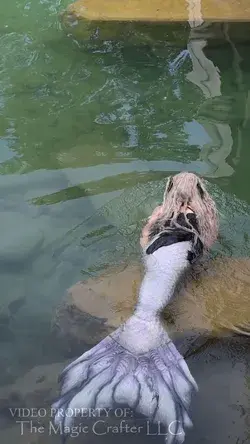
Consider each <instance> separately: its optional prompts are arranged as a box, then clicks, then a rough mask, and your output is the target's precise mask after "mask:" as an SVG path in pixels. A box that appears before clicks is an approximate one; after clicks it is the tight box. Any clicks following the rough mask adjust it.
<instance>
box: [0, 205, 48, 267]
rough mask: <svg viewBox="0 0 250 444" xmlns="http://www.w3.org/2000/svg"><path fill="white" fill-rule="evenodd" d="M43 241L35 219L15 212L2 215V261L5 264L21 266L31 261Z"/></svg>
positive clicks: (0, 245)
mask: <svg viewBox="0 0 250 444" xmlns="http://www.w3.org/2000/svg"><path fill="white" fill-rule="evenodd" d="M43 239H44V235H43V232H42V231H41V230H40V229H39V228H37V221H36V220H35V219H31V218H29V217H26V216H24V215H23V214H20V213H15V212H4V213H1V236H0V261H1V262H2V263H3V264H6V265H8V264H17V263H19V264H20V263H22V262H23V261H25V260H27V259H29V258H30V257H31V256H33V255H34V253H35V252H36V251H37V250H38V249H39V247H40V246H41V245H42V243H43Z"/></svg>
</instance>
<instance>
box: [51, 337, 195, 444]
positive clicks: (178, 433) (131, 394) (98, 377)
mask: <svg viewBox="0 0 250 444" xmlns="http://www.w3.org/2000/svg"><path fill="white" fill-rule="evenodd" d="M60 382H61V397H60V399H59V400H58V401H57V402H56V403H55V404H54V405H53V408H55V409H59V410H58V413H57V415H56V416H55V423H56V424H57V425H59V424H61V425H62V430H65V429H66V428H69V429H70V428H71V427H72V424H73V421H74V418H73V417H72V416H71V415H67V414H66V412H67V410H68V411H71V412H72V411H73V412H79V413H80V411H81V409H82V408H93V409H97V408H98V409H101V408H114V407H115V406H119V405H121V406H124V405H127V406H129V407H130V408H131V409H133V410H134V411H135V412H137V413H139V414H142V415H144V416H145V417H146V418H147V420H151V421H152V422H153V423H161V424H162V425H163V426H165V428H166V431H165V433H166V437H167V442H168V443H171V444H173V443H174V444H180V443H183V441H184V438H185V429H186V428H189V427H191V425H192V422H191V420H190V418H189V415H188V409H189V406H190V401H191V394H192V391H193V390H194V389H196V388H197V386H196V383H195V381H194V379H193V377H192V376H191V374H190V371H189V369H188V366H187V364H186V363H185V361H184V359H183V358H182V356H181V355H180V354H179V352H178V351H177V349H176V347H175V346H174V344H173V343H172V341H170V340H169V338H168V340H167V342H166V344H165V345H162V346H160V347H158V348H156V349H154V350H151V351H149V352H147V353H144V354H141V355H134V354H132V353H131V352H130V351H128V350H126V349H124V347H123V346H121V345H120V344H119V343H118V342H116V340H114V339H113V338H112V336H108V337H107V338H105V339H104V340H103V341H101V342H100V343H99V344H98V345H97V346H95V347H94V348H92V349H91V350H90V351H88V352H87V353H84V354H83V355H82V356H81V357H80V358H78V359H77V360H76V361H74V362H73V363H71V364H70V365H69V366H68V367H67V368H66V369H65V370H64V371H63V373H62V375H61V377H60ZM69 409H70V410H69Z"/></svg>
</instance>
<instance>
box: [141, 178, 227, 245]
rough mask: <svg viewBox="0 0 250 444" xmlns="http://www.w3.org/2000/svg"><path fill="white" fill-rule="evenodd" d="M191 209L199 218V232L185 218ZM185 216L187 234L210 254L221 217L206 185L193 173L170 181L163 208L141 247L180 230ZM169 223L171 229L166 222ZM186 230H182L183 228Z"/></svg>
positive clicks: (152, 220)
mask: <svg viewBox="0 0 250 444" xmlns="http://www.w3.org/2000/svg"><path fill="white" fill-rule="evenodd" d="M187 208H190V209H191V210H192V211H193V212H194V213H195V215H196V219H197V222H198V230H199V231H197V230H195V228H194V227H193V226H192V225H191V224H190V222H189V220H188V219H187V217H186V213H185V211H186V209H187ZM181 212H183V213H184V214H185V218H186V224H187V227H186V228H185V229H186V230H188V231H192V232H194V233H195V235H196V236H197V237H199V238H200V239H201V241H202V243H203V246H204V248H205V249H206V250H208V249H209V248H210V247H211V246H212V244H213V243H214V242H215V241H216V239H217V236H218V228H219V223H218V213H217V209H216V205H215V202H214V200H213V199H212V197H211V196H210V195H209V193H208V192H207V190H206V187H205V184H204V181H203V180H202V179H201V178H200V177H198V176H197V175H196V174H193V173H188V172H184V173H179V174H176V175H175V176H172V177H169V179H168V181H167V185H166V189H165V193H164V199H163V204H162V205H161V206H159V207H157V208H156V209H155V210H154V212H153V214H152V215H151V217H150V218H149V220H148V224H147V225H146V226H145V227H144V229H143V231H142V238H141V244H142V246H145V244H146V243H147V242H148V241H150V240H152V238H153V237H154V236H155V235H156V234H159V233H160V232H163V231H168V230H169V229H170V230H171V229H172V228H173V227H179V226H180V225H179V224H178V222H177V217H178V215H179V214H180V213H181ZM167 221H170V224H168V225H169V227H167V226H166V222H167ZM182 228H183V227H182Z"/></svg>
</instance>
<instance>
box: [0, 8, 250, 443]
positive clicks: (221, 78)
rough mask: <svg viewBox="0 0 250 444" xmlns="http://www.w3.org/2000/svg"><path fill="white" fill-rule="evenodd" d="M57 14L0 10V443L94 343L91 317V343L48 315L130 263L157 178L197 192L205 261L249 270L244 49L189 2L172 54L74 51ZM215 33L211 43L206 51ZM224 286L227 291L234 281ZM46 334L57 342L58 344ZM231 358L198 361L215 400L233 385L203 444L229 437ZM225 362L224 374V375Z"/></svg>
mask: <svg viewBox="0 0 250 444" xmlns="http://www.w3.org/2000/svg"><path fill="white" fill-rule="evenodd" d="M61 3H64V5H62V4H61ZM66 3H67V1H65V2H61V1H59V0H58V1H56V0H49V1H46V2H45V1H40V2H36V4H33V3H32V2H27V1H26V0H19V1H18V2H15V3H13V2H9V3H8V4H5V5H4V8H3V6H2V7H1V6H0V12H1V14H0V31H1V34H0V49H1V57H2V59H1V60H2V66H1V78H0V112H1V119H0V171H1V176H0V211H1V222H2V231H1V232H2V236H1V238H0V264H1V288H2V292H1V309H0V333H1V336H0V343H1V347H0V348H1V350H0V352H1V364H0V368H1V381H0V382H1V385H2V387H1V395H0V423H1V424H3V426H4V428H3V432H1V433H3V442H7V441H8V442H12V441H13V442H14V441H15V442H16V441H18V442H21V441H20V439H21V437H20V433H19V430H17V428H15V427H11V426H13V419H12V420H11V418H10V417H9V416H8V415H7V413H6V410H4V407H6V406H11V407H13V408H14V407H16V406H22V407H23V406H28V407H31V406H32V407H33V406H37V405H39V406H40V405H43V403H44V402H45V403H47V404H49V403H50V401H51V397H52V396H53V395H54V391H55V389H56V377H57V374H58V372H59V369H60V368H61V367H63V366H64V363H65V360H67V359H71V358H72V357H73V356H75V355H77V354H79V353H81V352H82V349H83V347H87V346H88V345H89V344H90V343H92V342H93V338H97V337H98V335H99V334H100V332H101V331H103V330H102V329H103V328H104V327H103V322H104V321H103V319H101V320H99V316H96V318H97V319H98V320H97V321H96V322H97V323H98V326H99V327H98V328H99V329H100V330H98V328H97V327H96V324H94V327H93V323H92V320H91V317H88V316H87V317H86V316H83V314H82V313H81V312H80V311H79V310H78V311H77V310H76V309H75V307H74V306H71V314H72V313H73V315H72V316H73V322H72V324H70V325H69V318H67V317H66V318H65V317H64V316H62V318H61V319H59V318H58V317H57V316H56V310H57V309H58V307H59V306H61V303H62V299H63V297H64V295H65V292H66V289H67V288H69V287H70V286H72V285H73V284H75V283H76V282H77V281H79V280H80V279H86V278H94V277H95V276H96V275H99V274H100V273H102V272H103V270H104V269H106V267H107V266H110V265H117V263H125V264H127V263H134V262H136V263H137V261H138V255H139V245H138V240H139V233H140V229H141V225H142V221H143V220H144V219H145V218H146V217H147V216H148V215H149V214H150V212H151V210H152V209H153V208H154V206H155V205H156V204H157V203H158V202H159V201H160V200H161V198H162V192H163V189H164V185H165V179H166V176H167V175H168V174H170V173H172V172H178V171H181V170H185V169H188V170H189V171H194V172H197V173H200V174H202V175H203V176H205V177H207V178H209V180H210V181H211V191H212V192H213V194H214V196H215V199H216V201H217V202H218V206H219V210H220V215H221V237H220V240H219V242H218V244H217V245H216V248H215V250H214V255H221V254H222V255H223V254H226V255H227V256H243V257H246V256H249V238H250V231H249V230H250V229H249V227H250V221H249V218H250V208H249V206H248V205H247V203H245V202H244V200H245V201H247V202H248V203H250V194H249V187H248V186H247V185H246V183H247V181H248V175H249V171H248V170H249V161H250V158H249V148H248V144H249V136H250V127H249V109H250V108H249V103H250V102H249V87H250V77H249V72H250V70H249V66H250V65H249V58H248V53H249V45H248V44H245V45H244V44H241V43H239V42H235V41H234V39H233V38H232V37H231V25H230V26H229V25H221V24H219V25H218V24H217V25H213V24H211V25H207V24H206V23H203V22H202V19H198V20H197V17H198V15H197V10H196V9H195V8H196V7H198V6H197V5H198V2H191V1H190V2H189V6H190V14H191V13H192V11H193V17H192V14H191V15H190V21H189V25H190V29H189V30H188V34H189V39H188V42H187V44H186V43H185V44H182V43H180V42H179V41H178V42H176V44H175V43H173V42H172V43H171V42H170V43H169V42H167V43H164V42H162V43H161V44H158V45H149V44H147V45H144V44H142V45H141V44H140V46H138V45H131V46H130V45H126V44H125V43H124V42H123V43H122V42H121V41H119V42H116V41H105V42H104V43H103V44H102V45H99V46H98V45H96V44H94V43H91V44H88V45H86V44H85V45H82V43H81V42H76V41H74V39H73V38H67V37H66V36H65V35H64V34H63V33H62V32H61V30H60V25H59V23H58V18H57V13H58V11H59V8H60V7H61V6H65V5H66ZM193 7H194V8H193ZM218 26H220V30H221V33H222V35H223V39H224V42H223V44H221V41H222V40H223V39H220V45H217V44H216V41H215V39H214V37H213V33H215V32H217V31H216V30H217V28H218ZM185 29H186V28H185ZM211 36H212V37H211ZM180 47H181V49H180ZM222 190H223V191H222ZM235 279H236V281H237V279H238V280H239V281H241V280H242V275H241V274H240V272H239V270H238V274H237V276H236V277H235ZM236 286H237V285H236ZM239 286H240V284H239ZM237 288H238V287H237ZM100 307H102V306H101V305H100ZM100 307H99V308H100ZM104 308H105V307H104V306H103V312H102V316H103V317H105V316H104V315H107V313H106V312H104ZM224 308H225V307H224ZM123 309H124V310H125V311H126V307H125V308H123ZM217 309H218V310H217V311H218V312H219V311H220V307H217ZM59 312H60V310H59ZM99 313H100V312H99ZM216 313H217V312H216ZM59 314H60V313H59ZM58 316H59V315H58ZM218 317H219V314H218ZM55 319H57V321H58V323H59V324H58V325H57V328H56V327H55V324H56V323H55ZM76 321H77V322H76ZM244 322H246V320H245V319H244ZM77 325H78V326H79V325H81V326H84V327H82V328H84V334H83V337H82V338H78V339H76V336H74V335H73V334H72V332H73V333H74V332H75V329H76V328H77ZM52 326H53V328H51V327H52ZM246 327H247V326H246ZM60 329H64V331H68V330H67V329H69V330H70V334H68V335H67V337H65V335H60V334H58V330H60ZM90 337H91V338H90ZM72 338H73V339H72ZM91 341H92V342H91ZM237 341H239V340H238V339H237ZM237 341H236V342H237ZM237 344H238V342H237V343H236V345H235V343H234V342H233V340H232V344H231V348H227V347H224V348H223V347H221V349H220V345H218V346H216V347H217V348H216V347H214V348H212V351H209V350H208V351H206V353H205V355H204V357H202V358H201V361H199V362H202V371H204V372H205V373H204V374H205V376H204V378H205V379H206V380H207V379H208V378H209V377H211V378H214V379H211V384H214V387H216V388H215V389H214V390H215V391H217V390H218V391H219V388H220V384H221V378H222V375H224V376H225V375H226V376H225V381H227V382H225V387H227V384H229V385H230V381H231V380H230V377H229V374H230V372H231V371H232V372H234V373H233V376H232V378H233V379H234V381H237V383H235V392H232V397H231V399H229V398H228V397H227V398H224V401H223V400H222V401H219V400H217V401H216V405H217V406H218V412H220V415H221V416H220V417H221V424H222V427H219V425H221V424H218V422H219V421H218V420H217V426H218V427H217V426H216V427H217V428H216V427H215V426H213V427H214V430H217V432H218V429H219V428H221V430H226V429H227V427H228V435H230V434H231V438H230V439H231V441H230V443H232V444H234V443H235V442H237V439H238V435H237V433H238V431H239V430H243V432H242V435H241V437H243V433H245V429H244V427H245V425H244V424H245V422H244V421H245V419H246V415H247V413H246V411H245V410H244V409H246V407H245V406H247V405H248V404H247V402H248V400H247V393H249V392H248V391H247V390H246V388H244V384H245V382H243V380H244V381H245V378H244V375H245V374H246V373H247V364H248V365H249V359H248V357H249V353H248V351H247V346H246V344H245V343H244V344H243V342H242V343H240V345H239V347H241V350H242V353H241V354H240V356H239V355H238V354H237V353H239V352H238V350H239V347H238V345H237ZM242 344H243V345H242ZM243 349H244V350H243ZM227 350H229V351H230V353H231V355H232V359H233V361H234V362H236V361H237V362H236V364H235V367H234V370H232V368H231V361H230V360H228V357H227ZM228 353H229V352H228ZM202 356H203V355H202ZM214 356H215V357H214ZM218 356H220V357H219V358H218ZM216 357H217V358H216ZM236 358H237V359H238V360H237V359H236ZM198 360H199V358H198V357H197V358H193V360H192V362H191V365H192V366H193V367H194V369H193V372H194V373H197V378H198V380H199V379H200V381H198V382H200V384H201V386H202V393H203V396H204V399H206V400H207V404H206V405H207V406H208V407H206V409H207V410H204V416H205V415H208V417H209V418H210V419H209V420H208V421H207V424H206V432H204V433H205V435H206V436H210V441H209V440H208V441H207V442H214V443H215V442H216V444H217V442H218V443H219V442H222V441H223V439H224V438H225V435H221V434H219V433H218V434H217V435H216V437H215V436H214V435H209V433H211V430H210V429H211V423H212V424H214V420H215V418H214V417H213V418H211V416H209V415H211V412H210V413H209V409H210V411H211V410H212V409H211V402H212V401H213V402H214V400H211V396H210V398H209V393H208V392H209V387H210V389H211V385H210V386H209V384H208V386H207V388H206V387H204V384H203V385H202V374H201V373H202V372H201V371H200V367H199V366H198V367H197V366H196V363H197V362H198ZM204 362H207V366H205V365H204ZM215 363H217V364H216V365H217V367H216V368H217V370H216V371H214V372H213V368H214V367H213V366H214V365H215ZM216 372H217V373H216ZM216 375H217V376H218V375H219V376H218V377H217V376H216ZM51 390H52V391H51ZM225 391H226V388H225ZM52 392H53V393H52ZM239 393H240V395H239V396H238V394H239ZM224 394H225V393H224ZM237 396H238V397H237ZM222 399H223V397H222ZM197 402H198V401H197ZM223 402H224V404H223ZM23 404H24V405H23ZM33 404H34V405H33ZM198 404H199V402H198ZM231 404H234V406H233V407H232V408H231V407H230V408H229V410H228V408H226V415H229V411H230V412H231V413H230V415H231V416H230V418H231V419H232V421H231V419H230V420H228V419H226V418H225V414H224V415H223V411H224V410H223V408H224V407H225V406H228V405H231ZM204 405H205V404H204ZM195 408H196V410H199V409H200V407H199V405H198V407H197V406H196V407H195ZM204 409H205V407H204ZM241 409H242V410H241ZM235 412H236V413H235ZM242 412H243V413H242ZM196 415H198V414H197V412H196ZM235 415H236V416H235ZM237 415H238V416H237ZM196 418H197V422H198V423H200V422H201V421H202V418H200V417H199V415H198V416H196ZM239 418H241V419H239ZM233 421H236V423H237V424H238V426H239V427H240V429H238V428H237V430H236V429H234V428H233V426H232V424H231V423H232V422H233ZM237 421H238V422H237ZM229 422H230V424H231V425H230V427H231V428H230V427H229V426H228V424H229ZM203 423H204V419H203ZM196 425H197V427H196V430H199V431H198V432H197V435H195V432H194V435H192V444H193V443H194V442H197V443H198V442H200V441H199V439H202V440H203V439H204V436H203V435H202V430H203V429H202V427H203V426H205V425H204V424H203V426H201V425H199V424H196ZM236 432H237V433H236ZM214 433H215V432H214ZM221 433H222V432H221ZM235 434H236V435H237V436H235ZM211 436H212V438H211ZM200 437H201V438H200ZM234 438H235V439H234ZM27 439H30V435H29V434H28V435H26V436H24V437H23V442H25V443H27ZM41 439H42V438H41V437H37V436H35V437H34V442H36V443H41V442H44V440H43V439H42V441H41ZM91 439H92V438H91ZM208 439H209V438H208ZM215 439H217V441H215ZM46 442H48V443H50V442H56V438H55V437H46ZM137 442H138V441H137ZM202 442H203V441H202ZM240 442H241V441H239V440H238V443H240ZM242 442H243V438H242Z"/></svg>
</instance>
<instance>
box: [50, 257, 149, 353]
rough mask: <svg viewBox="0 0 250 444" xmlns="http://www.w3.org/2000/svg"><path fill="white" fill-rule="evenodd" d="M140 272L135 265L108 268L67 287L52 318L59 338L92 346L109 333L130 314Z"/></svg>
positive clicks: (138, 267) (139, 268)
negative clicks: (64, 297)
mask: <svg viewBox="0 0 250 444" xmlns="http://www.w3.org/2000/svg"><path fill="white" fill-rule="evenodd" d="M141 271H142V270H141V267H140V266H139V265H137V264H133V265H130V266H124V267H116V268H111V269H109V270H107V272H106V273H105V274H104V275H101V276H100V277H98V278H91V279H88V280H87V281H85V282H78V283H77V284H75V285H74V286H73V287H71V288H70V289H69V290H68V294H67V297H66V299H65V301H64V303H63V304H62V305H61V306H59V308H58V309H57V312H56V316H55V319H54V329H55V331H56V333H57V334H58V335H59V337H64V338H65V340H68V341H74V342H77V343H82V344H88V345H94V344H96V343H97V342H99V341H100V340H101V339H103V338H104V337H105V336H107V335H108V334H109V333H111V332H112V331H113V330H114V329H115V328H117V327H118V326H119V325H120V324H121V323H122V322H123V321H124V320H125V319H127V317H128V316H129V315H130V314H131V313H132V309H133V305H134V303H135V301H136V296H137V291H138V285H139V283H140V278H141Z"/></svg>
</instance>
